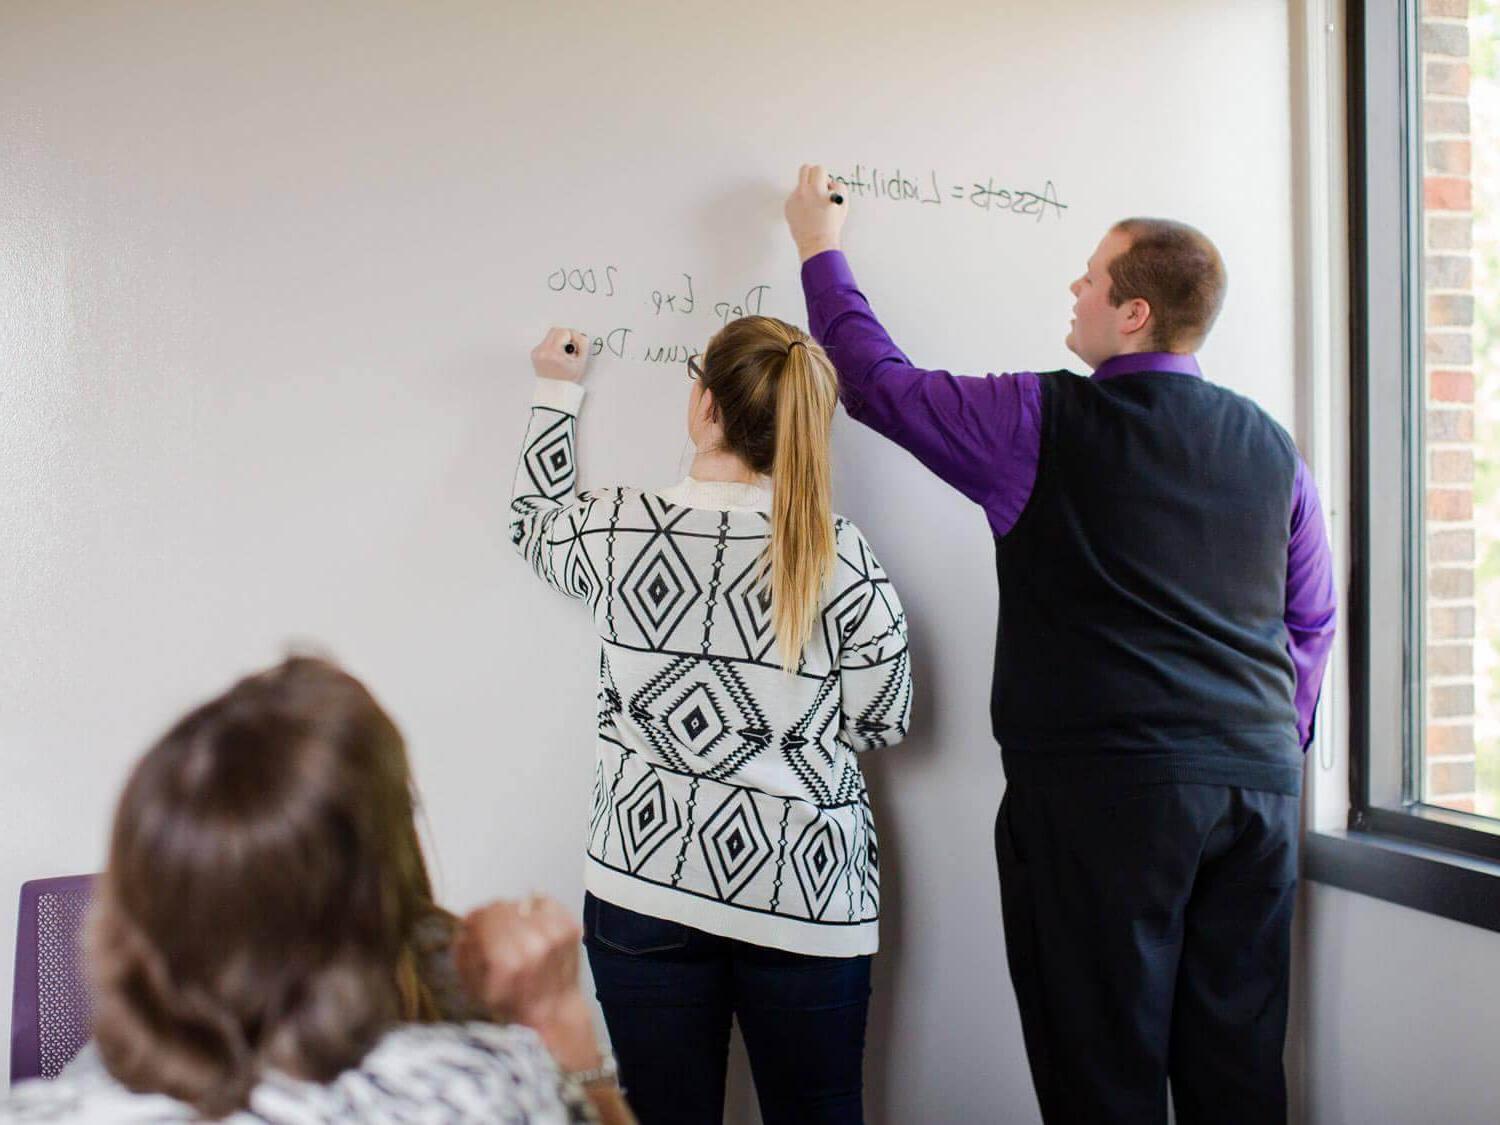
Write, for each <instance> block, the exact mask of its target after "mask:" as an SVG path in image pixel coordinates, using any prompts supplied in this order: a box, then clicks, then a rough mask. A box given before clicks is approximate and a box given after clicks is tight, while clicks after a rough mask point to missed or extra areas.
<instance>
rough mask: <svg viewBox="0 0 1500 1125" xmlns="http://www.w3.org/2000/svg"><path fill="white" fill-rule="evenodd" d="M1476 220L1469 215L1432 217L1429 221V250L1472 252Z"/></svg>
mask: <svg viewBox="0 0 1500 1125" xmlns="http://www.w3.org/2000/svg"><path fill="white" fill-rule="evenodd" d="M1473 246H1474V220H1473V219H1472V218H1470V217H1469V216H1467V215H1432V216H1430V217H1429V218H1428V220H1427V250H1428V252H1429V253H1430V252H1432V251H1434V250H1470V249H1473Z"/></svg>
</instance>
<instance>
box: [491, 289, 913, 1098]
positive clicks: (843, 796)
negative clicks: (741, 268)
mask: <svg viewBox="0 0 1500 1125" xmlns="http://www.w3.org/2000/svg"><path fill="white" fill-rule="evenodd" d="M587 346H588V339H587V337H585V336H584V335H582V334H581V333H577V332H570V331H568V330H565V329H560V328H554V329H553V330H552V331H550V332H549V333H548V334H547V336H546V338H545V339H544V340H543V341H542V343H541V344H539V345H538V346H537V347H536V349H535V350H534V351H533V352H532V356H531V358H532V366H533V367H534V368H535V371H536V374H537V375H538V376H539V378H538V380H537V385H536V390H535V398H534V400H533V405H532V408H531V418H530V425H529V427H528V429H527V432H526V440H525V444H524V446H523V450H522V455H521V459H520V466H519V468H518V469H517V473H516V479H515V488H514V493H513V499H512V501H511V528H512V538H513V541H514V543H515V546H516V549H517V550H518V551H519V552H520V553H521V555H522V556H523V557H524V558H525V559H526V560H527V561H528V562H529V563H530V564H531V566H532V568H533V570H535V572H536V573H537V575H538V576H539V577H541V578H542V579H543V581H545V582H546V583H547V584H548V585H550V586H552V587H554V588H555V589H557V590H559V591H561V592H562V593H564V594H567V595H569V596H571V597H574V598H578V599H580V600H581V601H583V602H585V603H587V605H588V606H589V609H590V611H591V613H592V616H593V621H594V626H595V628H596V630H597V632H598V634H599V638H600V645H601V648H600V655H599V665H598V667H599V696H598V698H599V706H598V730H597V753H598V760H597V765H596V767H595V771H594V797H593V811H592V815H591V817H590V819H589V826H588V845H587V850H588V863H587V872H586V877H585V883H586V886H587V889H588V894H587V896H586V898H585V904H584V932H585V943H586V945H587V948H588V956H589V963H590V966H591V967H592V969H593V974H594V983H595V986H596V988H597V990H598V996H599V1001H600V1004H601V1006H602V1007H603V1009H604V1016H605V1021H606V1023H607V1024H608V1027H609V1032H610V1037H611V1040H612V1041H613V1044H614V1049H615V1052H616V1054H617V1055H618V1057H619V1064H620V1073H621V1079H622V1081H623V1083H624V1085H625V1087H626V1089H627V1090H628V1091H629V1094H630V1098H631V1103H632V1105H633V1106H634V1107H635V1108H636V1111H637V1112H638V1113H639V1114H640V1115H641V1120H642V1121H643V1122H646V1123H647V1125H657V1123H659V1122H686V1123H694V1125H696V1123H700V1122H718V1121H720V1120H721V1119H722V1116H723V1102H724V1078H725V1069H726V1059H727V1049H728V1043H729V1030H730V1024H731V1021H732V1020H733V1019H734V1018H735V1017H738V1019H739V1023H740V1029H741V1032H742V1034H743V1037H744V1040H745V1045H746V1048H747V1052H748V1054H749V1058H750V1064H751V1070H752V1072H753V1074H754V1077H755V1084H756V1092H757V1095H758V1097H759V1100H760V1105H761V1113H762V1116H763V1118H764V1120H765V1121H766V1122H767V1125H780V1123H783V1122H786V1123H790V1122H796V1123H799V1125H808V1123H812V1122H830V1123H831V1122H838V1123H844V1122H858V1121H860V1120H861V1119H862V1107H861V1056H862V1053H863V1048H864V1028H865V1018H866V1013H867V1010H868V1004H869V991H870V955H871V954H872V953H874V951H875V948H876V944H877V925H878V921H877V920H878V917H879V902H880V882H879V873H878V856H879V850H878V848H877V846H876V842H875V830H874V825H873V824H872V821H871V815H870V806H869V802H868V800H867V798H866V794H865V785H864V780H863V778H862V777H861V775H860V767H859V761H858V754H859V752H860V751H864V750H871V749H875V748H878V747H882V746H888V745H890V744H892V743H894V742H897V741H899V740H900V739H901V738H902V737H903V736H904V735H905V733H906V724H907V717H908V714H909V711H910V703H911V674H910V665H909V662H908V658H907V647H906V622H905V616H904V614H903V613H902V610H901V604H900V601H899V600H898V599H897V597H896V593H895V591H894V590H893V589H892V587H891V584H890V581H889V580H888V579H887V577H886V575H885V572H884V571H883V570H882V569H881V566H880V564H879V563H878V562H877V561H876V559H875V555H874V553H873V551H871V549H870V545H869V544H868V543H867V542H866V541H865V539H864V537H863V536H862V535H861V534H860V532H859V529H858V528H856V527H855V526H854V525H853V524H852V523H850V522H849V521H848V520H845V519H842V518H840V517H838V516H836V515H835V514H834V513H833V511H832V508H831V492H832V489H831V485H830V468H829V428H830V425H831V423H832V419H833V411H834V406H835V403H836V401H837V383H836V377H835V374H834V371H833V367H832V365H831V364H830V362H829V360H828V357H827V356H826V355H824V353H823V351H822V349H821V348H820V347H818V345H817V344H816V343H815V342H814V341H813V340H812V339H811V338H810V337H809V336H807V335H806V333H804V332H802V331H800V330H799V329H796V328H794V327H792V326H791V325H788V324H784V323H782V322H781V321H779V320H774V319H772V318H769V317H746V318H744V319H741V320H737V321H733V322H731V323H729V324H728V325H726V326H725V327H724V328H723V329H722V330H721V331H720V332H719V333H718V334H717V335H715V336H714V338H713V339H712V340H710V341H709V344H708V347H707V349H706V350H705V351H704V352H703V354H702V355H700V356H694V357H693V358H692V359H690V360H689V361H688V368H689V372H690V375H691V377H692V383H691V389H690V392H689V395H688V411H687V425H688V433H689V436H690V437H691V439H692V442H693V445H694V447H695V449H696V456H695V457H694V459H693V463H692V467H691V469H690V475H689V476H688V478H687V479H686V480H684V481H682V482H681V483H679V484H677V485H674V486H672V487H671V488H667V489H663V490H660V491H653V490H648V489H639V488H603V489H597V490H594V491H590V492H585V493H583V494H581V495H577V494H575V490H574V485H575V475H576V470H575V465H576V458H575V448H574V440H575V429H576V416H577V413H578V409H579V405H580V403H581V402H582V400H583V395H584V391H583V388H582V387H581V386H580V385H579V380H580V379H581V378H582V376H583V373H584V367H585V364H586V359H585V357H586V355H587Z"/></svg>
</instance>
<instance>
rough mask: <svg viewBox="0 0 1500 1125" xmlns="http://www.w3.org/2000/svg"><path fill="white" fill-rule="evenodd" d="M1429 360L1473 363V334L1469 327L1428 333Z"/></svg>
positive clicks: (1444, 362) (1445, 362)
mask: <svg viewBox="0 0 1500 1125" xmlns="http://www.w3.org/2000/svg"><path fill="white" fill-rule="evenodd" d="M1427 362H1428V363H1442V364H1449V363H1456V364H1466V363H1473V362H1474V337H1473V335H1472V334H1471V333H1470V332H1469V331H1468V330H1467V329H1464V330H1462V331H1459V332H1429V333H1427Z"/></svg>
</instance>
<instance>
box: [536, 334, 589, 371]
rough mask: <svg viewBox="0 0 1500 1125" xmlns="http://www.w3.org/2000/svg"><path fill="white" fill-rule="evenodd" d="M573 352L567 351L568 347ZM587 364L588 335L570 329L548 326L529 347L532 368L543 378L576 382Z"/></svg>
mask: <svg viewBox="0 0 1500 1125" xmlns="http://www.w3.org/2000/svg"><path fill="white" fill-rule="evenodd" d="M570 347H571V348H572V349H573V350H572V351H569V350H568V349H569V348H570ZM588 364H589V338H588V337H587V336H585V335H584V334H583V333H582V332H576V331H574V330H573V329H571V328H551V329H548V331H547V335H545V336H544V337H542V342H541V343H540V344H538V345H537V346H536V347H534V348H532V349H531V367H532V370H533V371H535V372H536V373H537V374H538V375H540V376H541V377H542V378H543V379H562V380H564V381H565V382H569V383H576V382H578V381H579V380H580V379H582V378H583V369H584V368H585V367H587V366H588Z"/></svg>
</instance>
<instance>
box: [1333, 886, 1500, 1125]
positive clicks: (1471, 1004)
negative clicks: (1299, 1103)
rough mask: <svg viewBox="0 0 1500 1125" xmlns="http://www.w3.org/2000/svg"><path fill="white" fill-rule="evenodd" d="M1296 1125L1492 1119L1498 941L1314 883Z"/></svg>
mask: <svg viewBox="0 0 1500 1125" xmlns="http://www.w3.org/2000/svg"><path fill="white" fill-rule="evenodd" d="M1305 907H1306V911H1305V919H1306V930H1307V933H1308V934H1309V935H1310V940H1309V941H1308V943H1307V955H1306V958H1305V961H1304V966H1303V972H1304V975H1305V977H1306V979H1307V996H1308V1003H1307V1006H1306V1010H1305V1012H1304V1019H1305V1021H1306V1037H1307V1038H1306V1047H1307V1065H1306V1079H1305V1095H1304V1096H1305V1099H1306V1101H1305V1105H1306V1120H1307V1121H1309V1122H1316V1123H1317V1125H1365V1123H1371V1125H1373V1123H1379V1125H1387V1123H1389V1125H1426V1123H1428V1122H1434V1123H1435V1122H1442V1125H1493V1123H1494V1122H1496V1121H1500V1078H1497V1075H1496V1062H1497V1059H1500V934H1496V933H1492V932H1490V931H1488V930H1481V929H1479V928H1477V927H1474V926H1466V925H1463V924H1462V923H1460V922H1450V921H1448V920H1447V919H1444V918H1436V917H1433V916H1431V915H1428V914H1422V913H1420V912H1418V911H1415V910H1408V909H1406V908H1405V907H1402V906H1394V905H1392V904H1390V903H1388V902H1381V901H1379V900H1378V899H1372V898H1367V897H1365V896H1363V895H1357V894H1354V893H1352V892H1349V891H1343V890H1338V889H1336V888H1333V887H1324V886H1319V885H1314V886H1312V887H1311V888H1310V891H1309V894H1308V896H1307V898H1306V900H1305Z"/></svg>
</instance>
